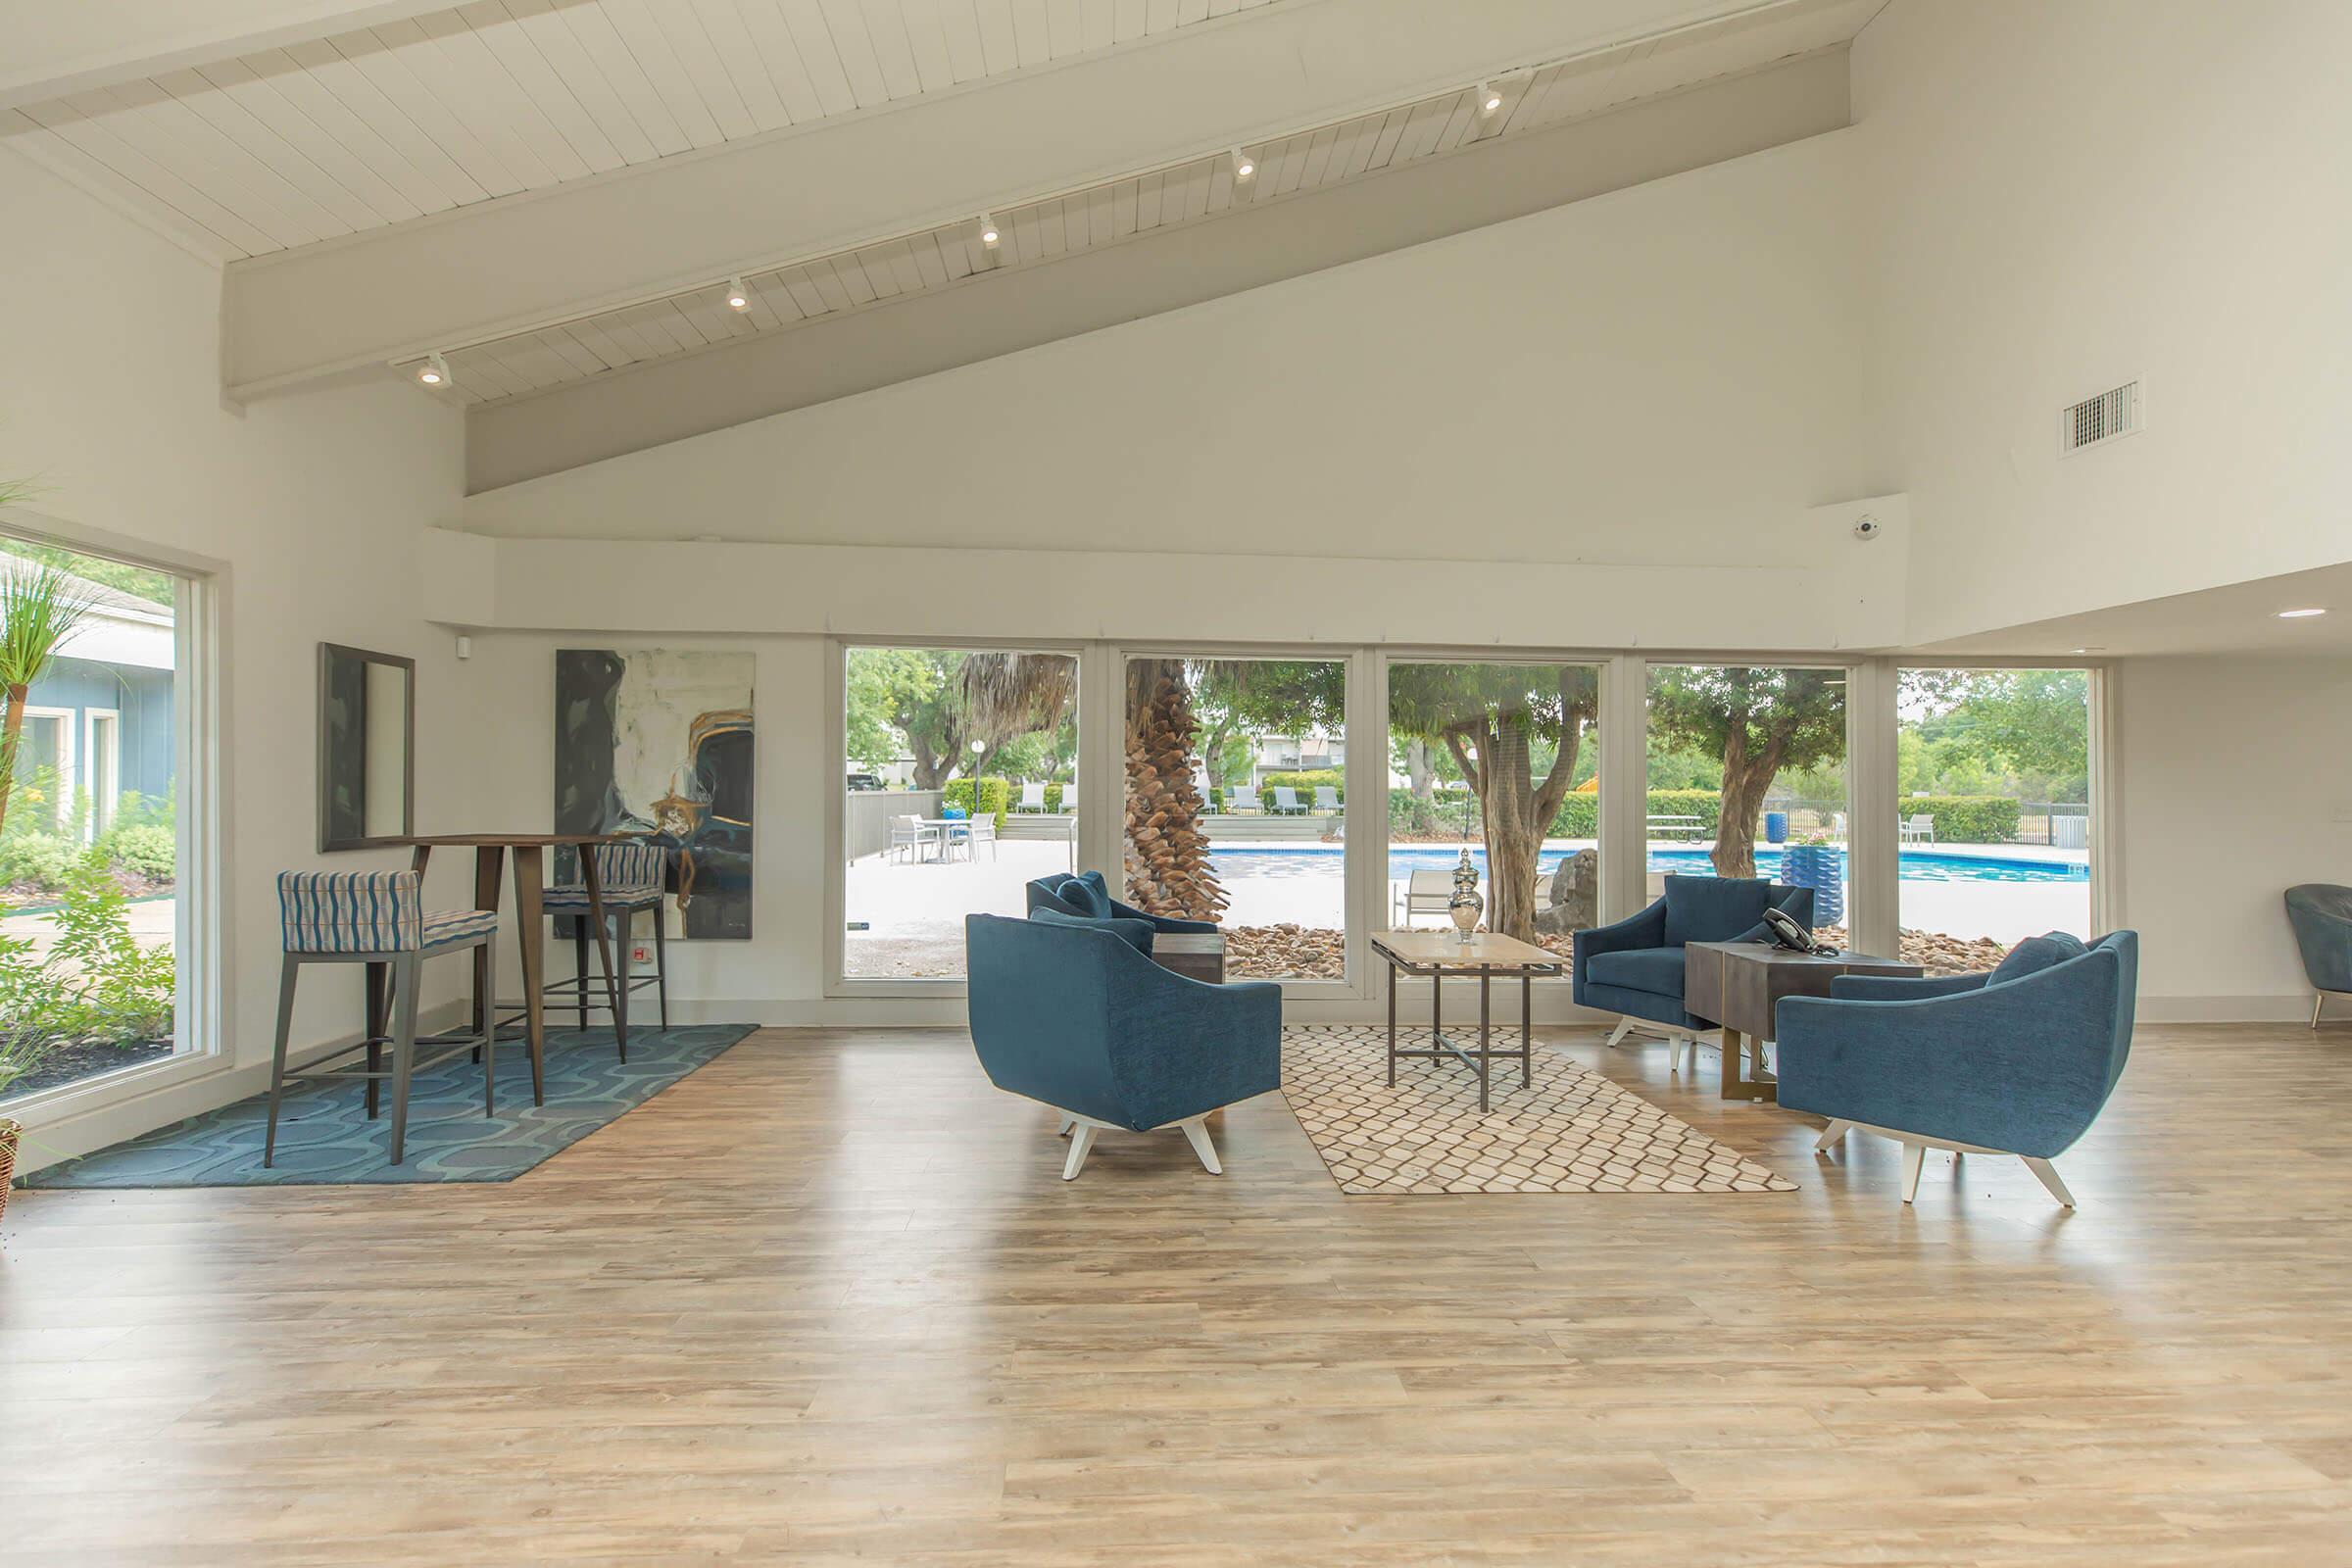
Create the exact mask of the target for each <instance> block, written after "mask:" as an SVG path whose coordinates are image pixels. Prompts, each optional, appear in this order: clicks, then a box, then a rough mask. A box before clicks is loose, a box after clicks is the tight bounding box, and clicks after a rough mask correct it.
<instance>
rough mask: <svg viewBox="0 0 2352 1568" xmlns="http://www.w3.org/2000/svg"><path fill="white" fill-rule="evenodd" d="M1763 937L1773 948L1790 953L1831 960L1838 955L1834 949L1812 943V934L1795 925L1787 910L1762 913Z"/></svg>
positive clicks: (1772, 910) (1769, 910)
mask: <svg viewBox="0 0 2352 1568" xmlns="http://www.w3.org/2000/svg"><path fill="white" fill-rule="evenodd" d="M1764 936H1765V940H1766V941H1768V942H1770V943H1771V944H1772V945H1773V946H1774V947H1776V948H1786V949H1788V950H1789V952H1790V953H1808V954H1811V955H1813V956H1816V957H1822V958H1832V957H1836V956H1837V955H1838V950H1837V949H1836V948H1829V947H1824V946H1822V945H1821V944H1820V943H1818V942H1816V941H1814V940H1813V933H1812V932H1810V931H1808V930H1806V929H1805V928H1804V927H1803V926H1801V925H1799V924H1797V923H1796V917H1795V916H1793V915H1791V914H1790V913H1789V911H1788V910H1787V909H1766V910H1765V911H1764Z"/></svg>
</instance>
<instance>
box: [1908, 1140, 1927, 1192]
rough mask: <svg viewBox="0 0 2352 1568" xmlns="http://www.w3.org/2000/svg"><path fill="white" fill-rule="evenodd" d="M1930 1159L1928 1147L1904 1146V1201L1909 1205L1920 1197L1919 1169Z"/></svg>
mask: <svg viewBox="0 0 2352 1568" xmlns="http://www.w3.org/2000/svg"><path fill="white" fill-rule="evenodd" d="M1927 1157H1928V1146H1927V1145H1925V1144H1913V1143H1906V1144H1904V1145H1903V1201H1904V1202H1906V1203H1908V1202H1910V1201H1911V1200H1913V1199H1915V1198H1917V1197H1918V1196H1919V1167H1920V1166H1921V1164H1923V1163H1924V1162H1925V1161H1926V1159H1927Z"/></svg>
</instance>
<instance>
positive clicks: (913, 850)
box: [890, 816, 940, 860]
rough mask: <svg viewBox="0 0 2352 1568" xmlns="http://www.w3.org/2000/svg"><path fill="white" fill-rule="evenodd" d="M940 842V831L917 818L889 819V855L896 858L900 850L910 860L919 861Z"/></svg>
mask: <svg viewBox="0 0 2352 1568" xmlns="http://www.w3.org/2000/svg"><path fill="white" fill-rule="evenodd" d="M939 842H940V831H939V829H938V828H935V827H933V826H931V825H930V824H929V823H927V822H925V821H924V820H923V819H922V818H921V817H919V816H894V817H892V818H891V819H890V855H891V858H893V859H896V858H898V854H899V852H900V851H901V850H905V851H906V852H907V858H908V859H910V860H919V859H921V858H923V855H924V853H925V852H926V851H927V850H929V849H930V848H931V847H933V846H935V845H937V844H938V843H939Z"/></svg>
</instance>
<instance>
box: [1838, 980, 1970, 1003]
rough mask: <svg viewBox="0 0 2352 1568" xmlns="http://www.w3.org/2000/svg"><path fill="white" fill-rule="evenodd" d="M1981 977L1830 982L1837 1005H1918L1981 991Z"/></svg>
mask: <svg viewBox="0 0 2352 1568" xmlns="http://www.w3.org/2000/svg"><path fill="white" fill-rule="evenodd" d="M1986 978H1987V976H1985V975H1983V974H1932V975H1892V974H1841V975H1838V976H1836V977H1834V978H1833V979H1832V980H1831V981H1830V996H1831V997H1832V998H1833V999H1835V1000H1836V1001H1838V1002H1920V1001H1926V1000H1930V999H1933V998H1936V997H1956V996H1959V995H1960V994H1961V993H1962V992H1966V991H1979V990H1982V989H1984V985H1985V980H1986Z"/></svg>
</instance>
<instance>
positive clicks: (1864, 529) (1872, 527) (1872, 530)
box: [1854, 517, 1887, 539]
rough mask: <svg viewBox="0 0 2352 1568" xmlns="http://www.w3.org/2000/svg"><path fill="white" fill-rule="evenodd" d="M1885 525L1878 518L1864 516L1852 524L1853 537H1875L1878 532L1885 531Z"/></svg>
mask: <svg viewBox="0 0 2352 1568" xmlns="http://www.w3.org/2000/svg"><path fill="white" fill-rule="evenodd" d="M1886 530H1887V525H1886V524H1885V523H1883V522H1881V521H1879V519H1878V518H1876V517H1864V518H1863V519H1862V520H1861V521H1859V522H1857V523H1855V524H1854V537H1855V538H1857V539H1876V538H1877V537H1878V536H1879V535H1880V534H1882V533H1884V532H1886Z"/></svg>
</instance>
